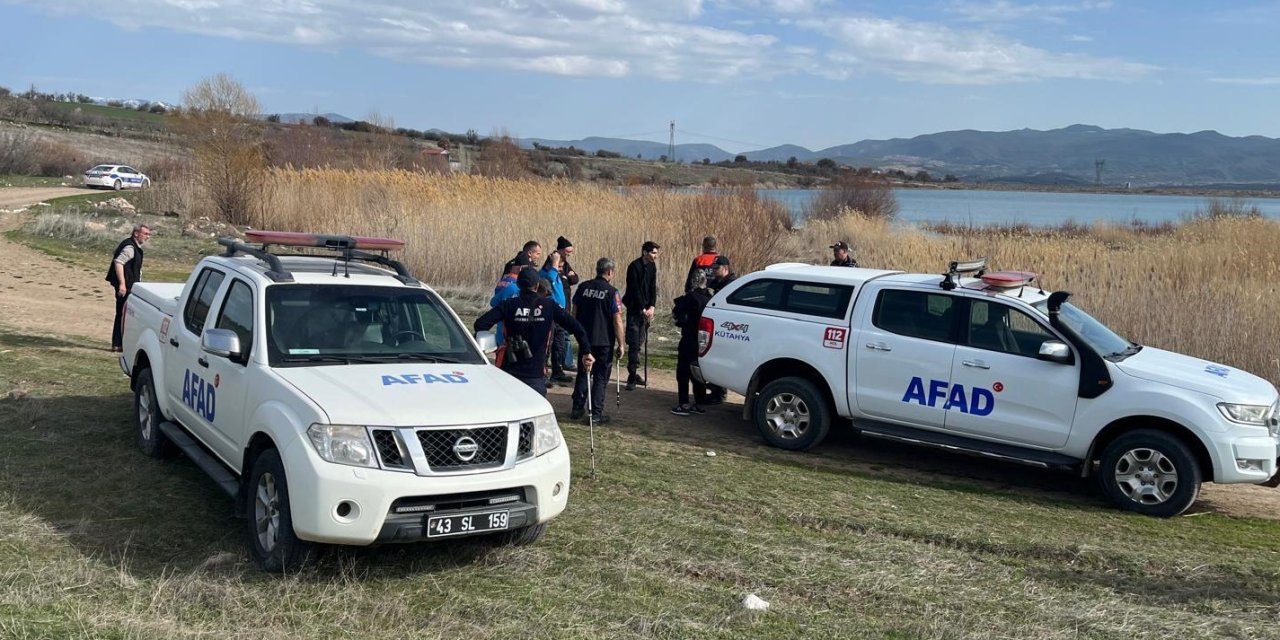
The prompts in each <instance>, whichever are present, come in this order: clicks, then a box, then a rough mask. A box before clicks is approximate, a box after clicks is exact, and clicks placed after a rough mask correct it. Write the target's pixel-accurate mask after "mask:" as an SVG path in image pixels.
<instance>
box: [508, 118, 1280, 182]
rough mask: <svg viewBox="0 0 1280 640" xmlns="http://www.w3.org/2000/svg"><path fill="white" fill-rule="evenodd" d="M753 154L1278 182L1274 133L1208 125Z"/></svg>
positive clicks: (601, 141) (1088, 177) (706, 150)
mask: <svg viewBox="0 0 1280 640" xmlns="http://www.w3.org/2000/svg"><path fill="white" fill-rule="evenodd" d="M533 142H538V143H540V144H544V145H547V146H551V147H568V146H574V147H576V148H578V149H583V150H584V151H588V152H591V153H594V152H595V151H596V150H598V149H606V150H608V151H613V152H617V153H621V154H622V155H624V156H628V157H636V155H637V154H639V155H640V156H641V157H643V158H646V159H655V160H656V159H657V158H658V157H659V156H662V155H665V154H666V153H667V145H666V144H663V143H661V142H650V141H646V140H623V139H618V138H598V137H593V138H584V139H582V140H546V139H541V138H529V139H526V140H523V141H522V143H523V144H524V145H526V146H529V147H531V146H532V144H533ZM735 155H736V154H734V153H731V152H728V151H725V150H723V149H721V148H719V147H717V146H715V145H710V144H681V145H676V159H677V160H680V161H682V162H700V161H701V160H702V159H703V158H709V159H710V160H711V161H712V162H719V161H722V160H732V159H733V158H734V156H735ZM743 155H745V156H746V157H747V158H748V159H750V160H756V161H764V162H768V161H776V162H786V161H787V160H788V159H789V158H792V157H795V158H796V159H797V160H800V161H805V162H812V161H815V160H818V159H820V158H831V159H833V160H835V161H837V162H840V163H843V164H848V165H852V166H869V167H882V168H901V169H904V170H909V171H912V172H914V171H916V170H919V169H924V170H926V171H928V172H929V173H931V174H935V175H943V174H948V173H950V174H955V175H957V176H961V177H963V178H967V179H983V180H1008V181H1011V182H1012V181H1018V182H1031V183H1038V184H1043V183H1051V184H1069V183H1092V182H1093V181H1094V178H1095V161H1097V160H1102V161H1103V166H1102V181H1103V182H1104V183H1107V184H1122V183H1126V182H1128V183H1133V184H1166V185H1178V184H1188V185H1211V184H1226V183H1238V184H1244V185H1248V184H1264V183H1276V182H1280V140H1277V139H1274V138H1266V137H1263V136H1247V137H1241V138H1236V137H1230V136H1224V135H1222V134H1220V133H1218V132H1216V131H1199V132H1196V133H1153V132H1151V131H1143V130H1140V129H1103V128H1101V127H1096V126H1091V125H1082V124H1077V125H1071V126H1069V127H1063V128H1061V129H1052V130H1048V131H1040V130H1036V129H1019V130H1016V131H975V130H962V131H946V132H942V133H931V134H926V135H920V136H916V137H914V138H894V139H890V140H862V141H860V142H855V143H852V144H844V145H837V146H834V147H829V148H826V149H822V150H820V151H810V150H809V149H806V148H804V147H801V146H797V145H781V146H777V147H771V148H769V149H761V150H758V151H748V152H746V153H744V154H743Z"/></svg>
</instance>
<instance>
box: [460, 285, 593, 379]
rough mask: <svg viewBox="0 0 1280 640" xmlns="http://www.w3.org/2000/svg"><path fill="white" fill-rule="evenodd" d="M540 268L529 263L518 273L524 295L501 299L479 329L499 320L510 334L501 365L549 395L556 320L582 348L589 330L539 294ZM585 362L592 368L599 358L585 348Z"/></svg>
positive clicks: (481, 320) (483, 318)
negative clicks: (550, 353) (547, 370)
mask: <svg viewBox="0 0 1280 640" xmlns="http://www.w3.org/2000/svg"><path fill="white" fill-rule="evenodd" d="M539 280H540V277H539V276H538V270H537V269H534V268H533V267H525V268H524V269H521V270H520V275H519V276H517V277H516V285H517V286H519V287H520V295H518V296H516V297H514V298H508V299H506V300H503V301H502V302H499V303H498V306H496V307H494V308H492V309H490V310H488V311H486V312H485V314H484V315H482V316H480V317H479V318H477V319H476V322H475V325H474V327H475V330H476V331H488V330H489V329H490V328H492V327H493V326H494V325H496V324H498V323H499V322H501V323H502V332H503V334H504V335H505V336H506V347H507V348H506V351H505V352H504V353H503V356H502V361H501V362H499V363H498V366H499V367H501V368H502V370H503V371H506V372H507V373H509V374H511V375H512V376H514V377H515V378H516V379H517V380H519V381H521V382H523V383H525V384H527V385H529V387H530V388H532V389H533V390H534V391H537V392H538V393H540V394H542V395H544V396H545V395H547V379H546V377H545V376H544V374H545V370H544V368H543V365H545V364H546V362H547V347H549V346H550V344H551V334H552V331H551V328H552V324H553V323H554V324H556V325H559V326H561V327H563V328H564V329H565V330H566V331H568V332H569V333H572V334H573V336H574V337H575V338H577V339H578V348H579V349H587V332H586V331H584V330H583V329H582V325H581V324H579V323H578V321H577V320H574V319H573V316H571V315H569V313H568V312H567V311H565V310H564V309H561V308H560V305H558V304H556V303H555V301H554V300H552V299H551V298H547V297H543V296H540V295H538V292H537V288H538V281H539ZM584 353H586V355H585V356H583V363H584V365H585V366H586V367H587V368H590V367H591V365H592V363H594V362H595V358H593V357H591V352H590V351H589V350H587V351H584Z"/></svg>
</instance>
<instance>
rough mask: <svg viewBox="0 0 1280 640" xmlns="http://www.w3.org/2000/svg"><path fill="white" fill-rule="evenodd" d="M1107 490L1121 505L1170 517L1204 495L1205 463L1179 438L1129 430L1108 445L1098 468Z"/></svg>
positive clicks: (1140, 511)
mask: <svg viewBox="0 0 1280 640" xmlns="http://www.w3.org/2000/svg"><path fill="white" fill-rule="evenodd" d="M1098 481H1099V482H1100V483H1101V485H1102V492H1103V493H1104V494H1106V496H1107V497H1108V498H1110V499H1111V501H1112V502H1114V503H1115V504H1116V505H1117V506H1119V507H1120V508H1121V509H1127V510H1129V511H1136V512H1138V513H1141V514H1143V515H1148V516H1155V517H1158V518H1168V517H1172V516H1176V515H1178V514H1180V513H1182V512H1183V511H1186V510H1187V509H1188V508H1189V507H1190V506H1191V505H1192V504H1193V503H1194V502H1195V501H1196V497H1197V496H1199V495H1200V481H1201V472H1200V465H1199V463H1197V462H1196V459H1195V456H1194V455H1192V453H1191V450H1190V449H1189V448H1188V447H1187V445H1186V444H1185V443H1184V442H1183V441H1182V440H1181V439H1179V438H1177V437H1176V436H1173V435H1170V434H1168V433H1165V432H1163V431H1156V430H1154V429H1142V430H1138V431H1133V432H1130V433H1126V434H1124V435H1122V436H1120V437H1119V438H1116V439H1115V440H1114V441H1113V442H1112V443H1111V444H1109V445H1107V447H1106V449H1105V450H1103V452H1102V464H1101V468H1100V469H1099V471H1098Z"/></svg>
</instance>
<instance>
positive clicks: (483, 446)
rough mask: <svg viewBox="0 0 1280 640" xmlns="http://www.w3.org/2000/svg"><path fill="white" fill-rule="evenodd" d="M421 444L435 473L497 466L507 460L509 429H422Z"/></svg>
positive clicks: (505, 427) (498, 427) (502, 426)
mask: <svg viewBox="0 0 1280 640" xmlns="http://www.w3.org/2000/svg"><path fill="white" fill-rule="evenodd" d="M418 442H419V443H421V444H422V452H423V453H424V454H426V456H427V465H428V466H430V467H431V469H432V470H435V471H440V470H453V469H475V468H477V467H488V466H496V465H500V464H502V462H503V460H504V459H505V458H506V454H507V426H506V425H501V426H496V427H477V428H474V429H423V430H421V431H418Z"/></svg>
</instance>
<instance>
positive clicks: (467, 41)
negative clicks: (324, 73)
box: [7, 0, 1153, 84]
mask: <svg viewBox="0 0 1280 640" xmlns="http://www.w3.org/2000/svg"><path fill="white" fill-rule="evenodd" d="M7 1H10V2H12V1H18V2H27V3H29V4H32V5H33V6H36V7H40V8H42V9H44V10H47V11H50V12H55V13H58V14H61V15H79V14H83V13H85V8H86V7H89V6H91V5H90V4H89V3H88V2H87V1H86V0H7ZM1106 4H1107V3H1103V2H1082V3H1076V4H1073V5H1070V6H1072V7H1085V6H1087V7H1093V8H1096V7H1101V6H1105V5H1106ZM965 6H967V7H969V12H970V13H971V14H974V15H976V12H977V11H978V9H977V7H980V6H981V7H987V8H988V9H991V8H992V7H994V8H996V9H1004V8H1007V3H1005V2H1003V0H1000V1H997V2H995V3H994V4H991V3H988V4H986V5H965ZM1031 6H1050V5H1031ZM1052 6H1058V5H1052ZM1063 6H1067V5H1063ZM104 15H106V17H107V19H109V20H111V21H113V22H115V23H116V24H118V25H120V26H121V27H125V28H139V27H158V28H166V29H172V30H176V31H182V32H189V33H198V34H203V35H209V36H216V37H226V38H235V39H242V40H260V41H270V42H279V43H286V44H294V45H298V46H310V47H333V48H338V47H341V48H350V49H359V50H365V51H369V52H372V53H374V54H376V55H380V56H384V57H387V58H391V59H394V60H399V61H407V62H417V63H423V64H431V65H441V66H453V67H464V68H475V69H515V70H521V71H529V72H534V73H547V74H556V75H568V76H596V77H607V78H621V77H633V76H642V77H650V78H659V79H663V80H686V81H697V82H721V81H729V80H733V79H736V78H744V77H746V78H753V79H759V78H765V79H768V78H773V77H778V76H784V75H796V74H808V75H813V76H819V77H824V78H831V79H841V78H847V77H850V76H852V75H855V74H861V75H865V74H877V73H882V74H887V75H889V76H892V77H894V78H898V79H900V80H905V81H913V82H926V83H961V84H992V83H1000V82H1021V81H1028V80H1038V79H1043V78H1087V79H1121V80H1124V79H1131V78H1134V77H1139V76H1141V75H1143V74H1145V73H1148V72H1150V71H1151V70H1152V69H1153V67H1150V66H1147V65H1143V64H1138V63H1133V62H1128V61H1125V60H1117V59H1109V58H1094V57H1090V56H1085V55H1078V54H1059V53H1053V52H1050V51H1046V50H1043V49H1038V48H1034V47H1031V46H1028V45H1025V44H1022V43H1020V42H1018V41H1016V40H1011V39H1008V38H1004V37H999V36H995V35H992V34H990V33H987V32H984V31H963V30H954V29H950V28H947V27H945V26H941V25H938V24H934V23H914V22H906V21H898V20H886V19H880V18H874V17H856V16H850V15H848V14H847V13H844V12H842V10H841V9H840V8H839V6H838V5H837V4H836V3H834V2H832V1H831V0H465V1H458V0H130V1H129V2H124V3H118V4H116V5H113V6H112V10H111V11H110V12H109V13H108V14H104Z"/></svg>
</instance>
